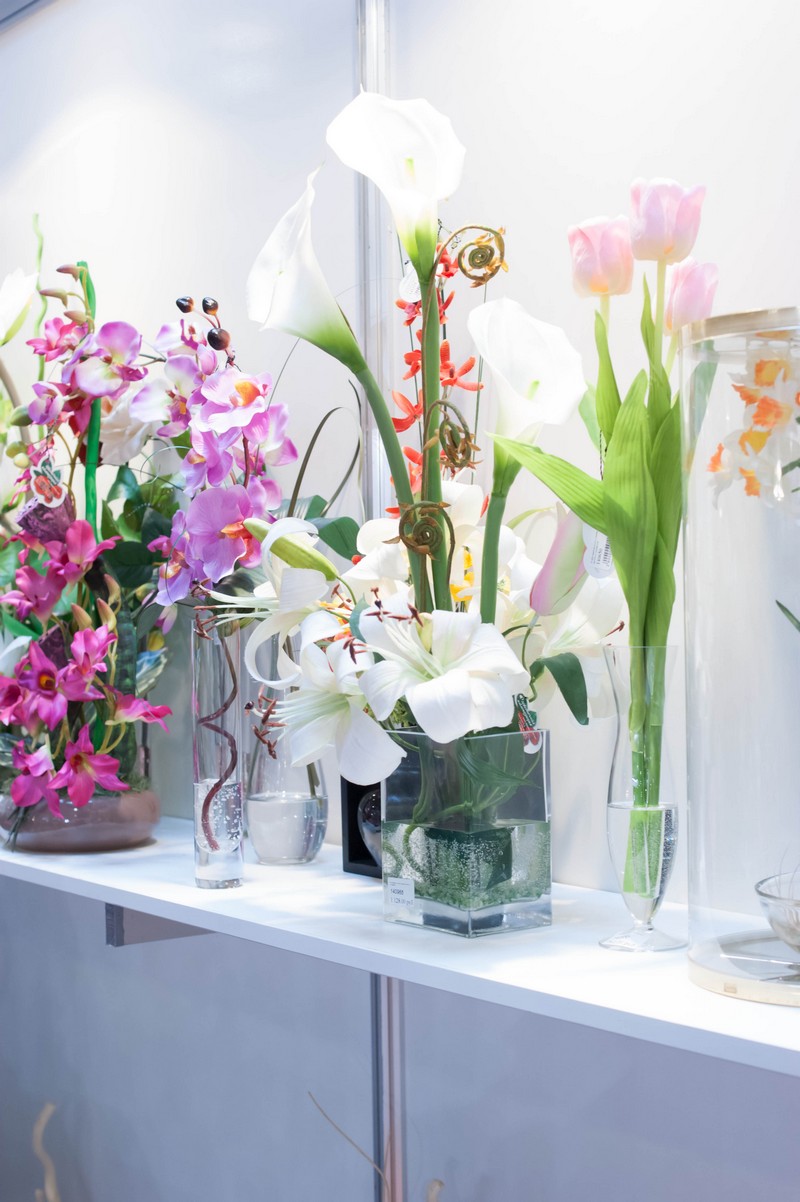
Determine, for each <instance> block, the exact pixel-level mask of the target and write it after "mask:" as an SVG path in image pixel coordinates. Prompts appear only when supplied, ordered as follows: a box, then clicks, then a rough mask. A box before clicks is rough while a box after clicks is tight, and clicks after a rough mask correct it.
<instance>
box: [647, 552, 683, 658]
mask: <svg viewBox="0 0 800 1202" xmlns="http://www.w3.org/2000/svg"><path fill="white" fill-rule="evenodd" d="M673 561H674V554H673V553H672V552H671V551H670V550H669V549H668V547H667V545H666V543H665V542H664V539H663V538H662V537H661V534H660V533H659V534H658V536H657V537H656V545H655V550H654V554H653V570H652V572H651V575H650V595H649V597H648V599H647V614H646V621H645V626H644V634H643V639H642V641H643V642H644V643H645V644H646V646H648V647H664V646H666V642H667V637H668V635H669V624H670V620H671V618H672V607H673V605H674V604H675V568H674V562H673Z"/></svg>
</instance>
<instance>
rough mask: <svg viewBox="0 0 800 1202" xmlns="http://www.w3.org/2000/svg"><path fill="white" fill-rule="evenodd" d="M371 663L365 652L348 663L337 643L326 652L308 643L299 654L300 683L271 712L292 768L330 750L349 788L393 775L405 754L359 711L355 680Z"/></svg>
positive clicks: (348, 657)
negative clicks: (283, 731) (287, 744)
mask: <svg viewBox="0 0 800 1202" xmlns="http://www.w3.org/2000/svg"><path fill="white" fill-rule="evenodd" d="M371 662H372V657H371V656H369V655H368V654H367V653H365V652H360V653H357V654H356V656H355V659H353V657H352V656H351V654H350V651H349V650H347V649H346V648H345V647H344V645H343V644H342V643H341V642H338V643H332V644H331V646H330V647H329V648H328V651H327V652H325V651H323V650H322V649H321V648H320V647H317V646H316V644H314V643H310V644H309V645H308V646H306V647H305V648H304V649H303V652H302V653H301V656H300V668H301V672H302V684H301V686H300V688H299V689H297V690H295V691H294V692H292V693H290V694H289V696H288V697H286V698H285V700H283V701H281V702H280V703H279V704H278V706H277V707H276V711H275V713H276V717H277V719H278V721H280V722H283V723H284V724H285V725H286V727H287V729H288V731H289V736H290V739H291V749H292V759H293V762H294V763H295V764H298V765H302V764H310V763H311V762H312V761H314V760H316V759H318V758H319V757H320V756H321V755H322V753H323V752H324V751H326V750H327V749H328V748H330V747H335V749H336V753H337V757H338V761H339V771H340V772H341V774H342V776H344V777H345V778H346V779H347V780H350V781H353V783H354V784H357V785H369V784H373V783H374V782H375V781H376V780H384V779H385V777H387V776H390V775H391V773H392V772H394V770H395V768H396V767H397V765H398V764H399V763H400V761H401V760H402V759H403V758H404V756H405V752H404V751H402V750H401V749H400V748H399V747H398V745H397V744H396V743H395V742H394V740H393V739H392V738H390V736H389V735H388V734H387V733H386V731H385V730H384V729H383V728H382V727H380V726H379V725H378V723H377V722H376V721H375V720H374V718H371V717H370V716H369V714H367V713H365V712H364V696H363V694H362V692H361V689H360V688H359V682H358V679H357V676H356V673H357V671H358V669H359V667H362V666H363V665H364V663H371Z"/></svg>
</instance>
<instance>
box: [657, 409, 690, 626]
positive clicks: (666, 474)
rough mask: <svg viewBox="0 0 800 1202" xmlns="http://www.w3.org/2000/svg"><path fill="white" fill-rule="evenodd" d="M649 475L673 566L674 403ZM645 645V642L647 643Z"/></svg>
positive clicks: (676, 523)
mask: <svg viewBox="0 0 800 1202" xmlns="http://www.w3.org/2000/svg"><path fill="white" fill-rule="evenodd" d="M650 475H651V476H652V478H653V488H654V489H655V494H656V508H657V510H658V533H659V534H660V535H661V537H662V539H663V540H664V547H665V550H666V552H667V556H668V559H669V563H670V566H672V564H674V562H675V552H676V551H677V549H678V535H679V534H680V527H681V513H682V510H683V492H682V480H681V413H680V402H679V401H676V402H675V404H674V405H673V406H672V408H671V409H670V410H669V412H668V413H667V416H666V418H665V419H664V421H663V422H662V423H661V427H660V429H659V431H658V433H657V434H656V437H655V441H654V442H653V452H652V455H651V456H650ZM648 642H649V640H648Z"/></svg>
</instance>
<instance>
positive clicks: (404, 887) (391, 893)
mask: <svg viewBox="0 0 800 1202" xmlns="http://www.w3.org/2000/svg"><path fill="white" fill-rule="evenodd" d="M386 895H387V898H388V900H389V905H390V906H413V904H414V882H413V881H412V880H410V879H409V878H408V877H405V876H390V877H387V878H386Z"/></svg>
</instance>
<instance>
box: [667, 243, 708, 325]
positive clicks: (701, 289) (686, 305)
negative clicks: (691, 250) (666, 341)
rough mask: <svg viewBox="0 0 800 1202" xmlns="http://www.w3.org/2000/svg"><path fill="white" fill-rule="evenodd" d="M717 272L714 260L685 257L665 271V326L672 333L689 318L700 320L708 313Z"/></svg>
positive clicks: (689, 320) (689, 319)
mask: <svg viewBox="0 0 800 1202" xmlns="http://www.w3.org/2000/svg"><path fill="white" fill-rule="evenodd" d="M718 279H719V272H718V271H717V268H716V265H715V264H714V263H697V262H696V261H695V260H694V259H685V260H684V261H683V263H677V264H676V265H675V266H674V267H670V269H669V271H668V272H667V304H666V308H665V310H664V326H665V328H666V330H667V332H668V333H674V332H675V330H679V329H680V328H681V326H685V325H688V324H689V322H692V321H702V320H703V318H705V317H708V316H709V314H710V313H711V308H712V305H713V304H714V293H715V292H716V290H717V281H718Z"/></svg>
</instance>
